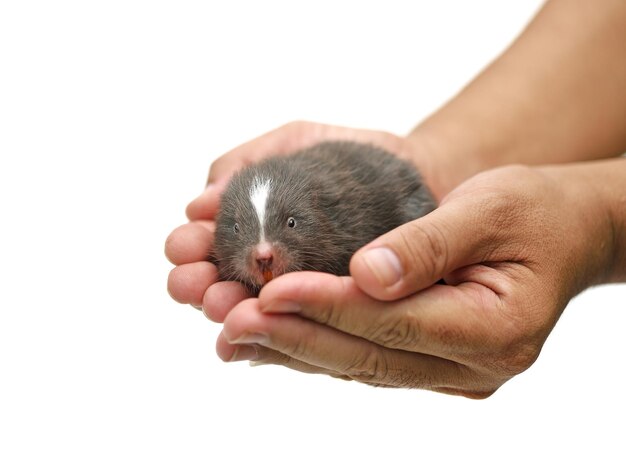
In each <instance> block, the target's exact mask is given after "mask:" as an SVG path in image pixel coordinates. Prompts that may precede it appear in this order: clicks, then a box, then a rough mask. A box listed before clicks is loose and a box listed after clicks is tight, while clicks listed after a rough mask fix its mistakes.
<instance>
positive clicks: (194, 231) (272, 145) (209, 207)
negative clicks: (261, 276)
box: [165, 122, 442, 310]
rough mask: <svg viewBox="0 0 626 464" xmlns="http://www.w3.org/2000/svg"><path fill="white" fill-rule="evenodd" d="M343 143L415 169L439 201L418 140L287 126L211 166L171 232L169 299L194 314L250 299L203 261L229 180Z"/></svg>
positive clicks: (309, 125) (324, 127)
mask: <svg viewBox="0 0 626 464" xmlns="http://www.w3.org/2000/svg"><path fill="white" fill-rule="evenodd" d="M341 139H345V140H352V141H357V142H367V143H372V144H375V145H378V146H380V147H383V148H385V149H387V150H388V151H390V152H392V153H395V154H397V155H398V156H400V157H404V158H407V159H409V160H410V161H412V162H414V163H415V164H418V165H419V166H420V170H421V172H422V175H423V177H424V178H425V179H426V182H427V184H429V186H430V187H431V191H433V192H434V193H435V194H436V195H437V193H439V194H440V195H441V192H442V189H441V188H437V186H435V188H433V186H432V182H429V175H430V173H432V172H433V171H434V165H435V163H434V160H432V159H429V158H428V157H426V156H424V155H423V150H421V147H420V144H419V139H416V138H411V139H410V140H409V139H406V138H403V137H398V136H395V135H393V134H390V133H387V132H381V131H370V130H359V129H349V128H344V127H337V126H329V125H324V124H316V123H310V122H294V123H290V124H287V125H285V126H282V127H280V128H278V129H276V130H274V131H272V132H269V133H267V134H265V135H262V136H261V137H258V138H256V139H254V140H252V141H250V142H247V143H245V144H243V145H241V146H239V147H237V148H235V149H234V150H232V151H231V152H229V153H227V154H225V155H224V156H222V157H220V158H219V159H217V160H216V161H215V162H214V163H213V164H212V165H211V169H210V172H209V178H208V187H207V188H206V189H205V191H204V192H203V193H202V194H201V195H200V196H199V197H198V198H197V199H195V200H194V201H192V202H191V203H190V204H189V206H188V207H187V216H188V217H189V219H190V221H191V222H190V223H188V224H185V225H183V226H180V227H179V228H177V229H176V230H174V231H173V232H172V233H171V234H170V236H169V237H168V239H167V241H166V244H165V253H166V256H167V257H168V258H169V260H170V261H171V262H172V263H174V264H175V265H176V268H174V269H173V270H172V272H171V273H170V276H169V279H168V290H169V292H170V295H172V297H173V298H174V299H175V300H177V301H179V302H181V303H190V304H192V305H193V306H195V307H198V308H200V307H201V306H202V302H203V301H205V302H206V304H209V303H208V302H212V301H219V302H222V303H224V304H225V305H226V307H227V308H228V309H230V308H232V307H233V306H234V305H235V304H236V303H237V302H239V301H241V300H242V299H244V298H246V297H248V296H249V294H248V292H247V291H246V290H245V288H244V287H243V286H242V285H240V284H238V283H236V282H217V278H218V275H217V269H216V267H215V266H214V265H213V264H211V263H209V262H208V261H207V260H206V259H207V254H208V252H209V250H211V247H212V243H213V232H214V219H215V215H216V213H217V210H218V206H219V198H220V194H221V192H222V190H223V188H224V186H225V184H226V182H227V180H228V179H229V178H230V176H231V175H232V174H233V173H234V172H235V171H237V170H238V169H240V168H241V167H243V166H246V165H249V164H252V163H255V162H257V161H259V160H261V159H263V158H265V157H268V156H273V155H282V154H287V153H292V152H294V151H297V150H299V149H301V148H305V147H307V146H310V145H313V144H315V143H317V142H321V141H324V140H341ZM206 304H205V306H206ZM224 310H226V309H224Z"/></svg>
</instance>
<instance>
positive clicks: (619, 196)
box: [539, 159, 626, 293]
mask: <svg viewBox="0 0 626 464" xmlns="http://www.w3.org/2000/svg"><path fill="white" fill-rule="evenodd" d="M539 170H540V171H542V172H543V173H544V174H546V175H548V176H549V177H551V178H552V179H553V181H554V182H555V183H556V184H557V185H559V186H560V187H561V189H562V191H563V193H564V195H563V204H562V207H563V208H565V209H566V210H567V211H569V212H568V214H569V215H571V217H572V219H573V220H574V222H573V227H572V229H571V234H570V235H571V236H570V237H564V240H568V239H571V238H574V240H573V241H572V243H571V247H572V248H571V254H572V255H574V256H576V255H578V258H579V259H577V260H576V261H577V265H576V268H577V270H576V269H573V271H574V273H575V275H577V277H578V279H577V280H578V282H577V289H576V293H578V292H579V291H582V290H583V289H584V288H587V287H590V286H593V285H598V284H605V283H615V282H626V182H624V179H626V159H618V160H608V161H598V162H586V163H576V164H571V165H565V166H546V167H541V168H539ZM575 229H578V230H575ZM581 232H582V233H581Z"/></svg>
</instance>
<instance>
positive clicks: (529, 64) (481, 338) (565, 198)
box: [166, 0, 626, 398]
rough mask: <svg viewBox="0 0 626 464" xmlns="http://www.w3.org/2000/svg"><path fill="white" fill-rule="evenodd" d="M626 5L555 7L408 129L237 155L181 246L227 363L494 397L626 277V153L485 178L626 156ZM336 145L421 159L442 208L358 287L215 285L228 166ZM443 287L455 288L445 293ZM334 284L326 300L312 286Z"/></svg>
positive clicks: (219, 165)
mask: <svg viewBox="0 0 626 464" xmlns="http://www.w3.org/2000/svg"><path fill="white" fill-rule="evenodd" d="M624 5H625V4H623V3H622V2H619V1H608V0H606V1H603V2H594V3H593V5H591V4H589V3H588V2H568V1H553V2H549V3H548V4H547V5H546V7H545V8H544V9H543V10H542V11H541V12H540V14H539V15H538V16H537V18H536V19H535V20H534V21H533V22H532V23H531V24H530V26H529V27H528V29H527V30H526V31H525V33H524V34H522V36H521V37H520V38H519V39H518V40H517V41H516V42H515V43H514V44H513V45H512V47H511V48H510V49H509V50H507V51H506V52H505V53H504V54H503V56H502V57H500V58H499V59H498V60H496V61H495V62H494V63H493V64H492V65H491V66H490V67H489V68H487V69H486V70H485V71H484V72H483V73H482V74H481V75H480V76H479V77H478V78H477V79H476V80H475V81H473V82H472V83H471V84H470V85H469V86H468V87H466V88H465V89H464V90H463V91H462V92H461V93H460V94H459V95H458V96H457V97H455V98H454V99H453V100H451V101H450V102H449V103H448V104H447V105H445V106H444V107H443V108H442V109H441V110H439V111H438V112H436V113H435V114H434V115H433V116H432V117H430V118H429V119H427V120H426V121H425V122H424V123H422V124H420V125H419V126H418V127H417V128H416V129H415V130H414V131H413V132H412V133H411V134H410V135H409V136H407V137H398V136H394V135H392V134H388V133H383V132H376V131H359V130H352V129H346V128H338V127H333V126H325V125H320V124H312V123H294V124H289V125H286V126H284V127H282V128H280V129H278V130H276V131H273V132H271V133H269V134H266V135H265V136H262V137H260V138H258V139H255V140H253V141H251V142H248V143H247V144H244V145H242V146H240V147H238V148H236V149H235V150H233V151H232V152H230V153H228V154H226V155H225V156H223V157H222V158H220V159H219V160H218V161H216V162H215V163H214V164H213V165H212V167H211V171H210V175H209V184H210V187H209V188H208V189H207V190H206V191H205V192H204V193H203V194H202V195H201V196H200V197H199V198H198V199H196V200H194V201H193V202H192V203H191V204H190V205H189V206H188V208H187V214H188V217H189V218H190V220H191V222H190V223H189V224H186V225H183V226H181V227H180V228H178V229H177V230H175V231H174V232H173V233H172V234H171V235H170V237H168V240H167V242H166V254H167V256H168V258H169V259H170V260H171V261H172V262H173V263H174V264H176V265H177V267H176V268H175V269H174V270H173V271H172V273H171V274H170V278H169V281H168V289H169V291H170V294H171V295H172V296H173V297H174V299H176V300H177V301H180V302H183V303H191V304H193V305H194V306H196V307H201V306H202V307H203V309H204V311H205V314H207V316H208V317H209V318H210V319H212V320H215V321H217V322H224V330H223V333H222V335H221V336H220V337H219V339H218V342H217V351H218V354H219V355H220V356H221V357H222V358H223V359H225V360H243V359H256V360H257V361H258V362H262V363H275V364H282V365H286V366H288V367H292V368H295V369H298V370H302V371H305V372H321V373H326V374H329V375H333V376H338V377H343V378H351V379H356V380H360V381H364V382H368V383H374V384H382V385H388V386H400V387H419V388H430V389H433V390H437V391H442V392H447V393H456V394H461V395H465V396H469V397H475V398H481V397H485V396H488V395H489V394H491V393H492V392H493V391H495V389H497V388H498V387H499V386H500V385H501V384H502V383H503V382H505V381H506V380H507V379H508V378H510V377H511V376H513V375H515V374H516V373H518V372H521V371H522V370H524V369H525V368H527V367H528V366H529V365H530V364H531V363H532V362H533V360H534V359H535V357H536V356H537V355H538V353H539V350H540V348H541V345H542V344H543V342H544V341H545V338H546V337H547V335H548V334H549V332H550V330H551V329H552V328H553V326H554V324H555V323H556V320H557V319H558V316H559V315H560V313H561V311H562V310H563V308H564V307H565V305H566V304H567V302H568V301H569V299H570V298H571V297H572V296H573V295H575V294H576V293H577V292H579V291H581V290H582V289H583V288H586V287H587V286H589V285H594V284H598V283H603V282H609V281H623V280H624V273H625V271H624V269H625V259H624V248H625V247H624V235H625V233H624V217H623V214H624V211H626V207H625V205H624V202H625V201H626V200H625V199H626V193H625V192H624V191H623V187H622V184H625V182H624V179H625V178H626V173H625V172H624V160H613V161H603V162H593V163H582V164H571V165H567V166H556V165H555V166H549V167H522V166H516V167H503V168H501V169H495V170H491V171H487V172H484V173H482V174H479V175H477V176H475V177H472V176H473V175H474V174H476V173H478V172H481V171H484V170H488V169H490V168H493V167H495V166H499V165H508V164H510V163H524V164H527V165H539V164H542V163H565V162H576V161H582V160H596V159H601V158H608V157H611V156H615V155H619V154H620V153H622V152H623V151H625V150H626V131H624V129H623V128H624V127H626V120H625V118H626V112H625V111H624V110H623V109H624V108H626V91H625V89H624V88H623V82H626V63H625V61H624V60H623V59H621V54H622V48H623V47H622V46H621V44H623V43H625V42H626V31H625V30H624V28H623V27H622V24H624V21H625V20H626V11H625V10H626V7H625V6H624ZM328 139H352V140H357V141H365V142H367V141H369V142H372V143H376V144H378V145H381V146H383V147H384V148H387V149H388V150H390V151H392V152H395V153H398V154H399V155H400V156H402V157H405V158H407V159H409V160H410V161H412V162H413V163H415V164H416V165H417V166H418V167H419V168H420V170H421V171H422V173H423V175H424V178H425V180H426V182H427V183H428V184H429V185H430V186H431V189H432V190H433V193H434V194H435V196H436V197H437V198H438V199H439V200H441V206H440V208H439V209H438V210H437V211H435V212H434V213H432V214H431V215H429V216H427V217H425V218H422V219H420V220H418V221H416V222H415V223H410V224H408V225H407V226H404V227H403V228H400V229H396V230H395V231H393V232H392V233H391V234H387V235H385V236H383V237H381V238H379V239H377V240H376V241H375V242H374V243H373V244H370V245H368V246H367V247H365V249H363V250H362V251H361V252H358V253H357V254H356V255H355V257H354V258H353V261H352V264H351V277H335V276H329V275H324V274H315V273H307V274H306V275H305V274H303V273H295V274H291V275H285V276H282V277H280V278H278V279H276V280H274V281H272V282H271V283H270V284H268V285H267V286H266V287H265V288H264V289H263V291H262V292H261V295H260V297H259V299H247V297H248V296H249V295H247V294H246V292H245V290H244V289H243V288H242V287H241V286H240V285H239V284H237V283H234V282H216V280H217V272H216V270H215V268H214V266H213V265H211V264H210V263H208V262H206V261H204V258H205V255H206V251H207V250H208V249H210V246H211V242H212V229H213V224H212V220H213V218H214V215H215V212H216V210H217V208H218V203H219V192H220V191H221V189H222V188H223V185H224V183H225V182H226V180H227V178H228V177H229V176H230V174H232V172H233V171H235V170H236V169H238V168H239V167H241V166H243V165H245V164H249V163H251V162H254V161H256V160H258V159H260V158H262V157H265V156H269V155H274V154H277V155H279V154H284V153H288V152H291V151H294V150H296V149H298V148H302V147H304V146H308V145H311V144H313V143H315V142H317V141H322V140H328ZM470 177H471V179H469V180H467V181H466V182H464V183H463V181H465V180H466V179H468V178H470ZM459 184H461V185H459ZM457 186H458V187H457ZM372 249H374V250H378V252H375V253H374V256H370V258H367V257H366V255H365V253H366V251H368V250H369V251H371V250H372ZM381 249H382V250H388V251H383V252H382V253H380V250H381ZM424 250H431V252H432V253H431V254H426V255H425V254H424ZM574 250H575V252H574ZM376 253H378V258H381V257H385V256H387V257H389V256H390V255H389V253H391V254H392V256H393V255H395V256H396V257H397V260H398V261H399V264H398V263H396V265H395V269H396V271H397V270H398V269H399V270H400V271H399V275H400V276H401V279H400V282H399V283H397V284H395V285H392V286H384V285H380V284H379V283H377V282H378V281H377V276H376V272H374V273H372V272H371V271H370V270H369V268H368V266H367V262H368V260H369V261H370V262H372V259H373V258H375V257H376V256H375V255H376ZM377 269H378V271H377V272H378V274H380V269H383V268H382V267H380V266H378V267H377ZM390 269H391V272H390V273H388V275H390V276H393V269H394V265H393V264H392V266H391V268H390ZM440 277H443V278H445V280H446V282H447V283H448V284H450V285H447V286H443V285H432V284H433V283H434V282H436V281H438V280H439V278H440ZM320 285H322V286H323V288H327V289H328V291H327V292H325V293H324V295H318V294H317V293H320V292H317V293H316V292H314V291H313V289H314V288H320V287H319V286H320ZM419 290H421V291H419ZM280 301H283V302H284V301H286V302H291V304H287V305H285V304H282V305H281V304H278V303H277V302H280ZM285 306H287V308H286V307H285ZM286 309H289V311H286ZM356 309H358V311H356ZM383 309H384V310H383ZM276 312H280V313H284V312H289V314H276ZM321 341H323V343H322V342H321Z"/></svg>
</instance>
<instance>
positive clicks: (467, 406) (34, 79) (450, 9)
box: [0, 0, 626, 463]
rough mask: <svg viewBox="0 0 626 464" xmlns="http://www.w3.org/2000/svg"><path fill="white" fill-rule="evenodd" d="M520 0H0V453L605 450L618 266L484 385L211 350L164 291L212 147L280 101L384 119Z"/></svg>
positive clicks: (223, 146) (394, 454)
mask: <svg viewBox="0 0 626 464" xmlns="http://www.w3.org/2000/svg"><path fill="white" fill-rule="evenodd" d="M539 4H540V2H539V1H537V0H534V1H528V2H501V1H497V0H494V1H472V2H465V1H456V2H455V1H437V2H435V1H431V2H419V3H418V2H399V1H386V2H376V3H374V2H330V1H316V2H306V3H305V2H286V1H285V2H276V1H274V2H271V1H264V2H249V3H242V2H219V4H218V2H214V3H210V2H184V1H183V2H163V1H144V2H141V1H107V2H79V1H76V2H68V1H59V2H43V1H42V2H30V1H6V2H2V6H0V153H1V162H0V202H1V212H0V221H1V223H2V226H0V237H1V240H0V247H1V248H0V249H1V255H0V256H1V262H0V273H1V275H0V311H1V312H0V462H3V463H22V462H64V463H84V462H89V463H91V462H122V463H127V462H128V463H130V462H159V463H160V462H181V463H200V462H215V463H219V462H235V463H249V462H271V463H309V462H311V463H313V462H340V460H343V461H344V462H357V461H358V462H383V463H394V462H494V463H495V462H549V461H554V462H568V461H572V460H576V461H577V462H592V461H593V462H604V463H606V462H624V459H625V457H626V452H625V451H624V445H623V439H624V416H625V415H626V405H625V402H626V400H625V399H624V390H625V389H626V380H625V376H624V373H623V370H624V364H623V363H624V361H623V355H624V353H625V350H626V342H625V341H624V340H625V339H624V336H623V330H624V329H623V327H624V326H625V323H626V312H625V309H626V308H625V307H624V306H625V304H624V302H625V301H626V287H625V286H613V287H604V288H597V289H593V290H590V291H587V292H585V293H584V294H583V295H581V296H579V297H578V298H576V299H575V300H574V301H573V302H572V303H571V304H570V306H569V307H568V309H567V310H566V311H565V313H564V315H563V317H562V318H561V320H560V322H559V323H558V325H557V327H556V329H555V330H554V332H553V334H552V335H551V336H550V338H549V339H548V342H547V343H546V345H545V347H544V350H543V353H542V355H541V356H540V358H539V360H538V361H537V362H536V363H535V365H534V366H533V367H531V368H530V369H529V370H528V371H527V372H525V373H523V374H522V375H520V376H518V377H516V378H515V379H513V380H512V381H510V382H509V383H507V384H505V386H504V387H502V388H501V389H500V390H499V391H498V392H497V393H496V394H495V395H494V396H492V397H491V398H489V399H487V400H484V401H471V400H467V399H462V398H456V397H450V396H445V395H438V394H434V393H429V392H424V391H407V390H404V391H396V390H388V389H375V388H371V387H367V386H363V385H359V384H356V383H354V382H343V381H338V380H333V379H328V378H325V377H322V376H307V375H304V374H299V373H295V372H291V371H287V370H286V369H281V368H277V367H271V366H270V367H258V368H250V367H249V366H248V365H247V363H237V364H224V363H222V362H221V361H220V360H219V359H218V358H217V356H216V355H215V352H214V348H213V345H214V341H215V338H216V336H217V334H218V333H219V330H220V327H219V326H218V325H216V324H212V323H210V322H208V321H207V320H206V319H205V318H204V317H203V315H202V314H201V313H199V312H197V311H196V310H194V309H192V308H190V307H187V306H181V305H178V304H176V303H175V302H173V301H172V300H171V299H170V298H169V296H168V295H167V292H166V279H167V274H168V272H169V270H170V268H171V265H170V264H169V263H168V262H167V261H166V259H165V257H164V255H163V244H164V240H165V237H166V236H167V234H168V233H169V232H170V230H171V229H173V228H174V227H176V226H178V225H179V224H182V223H183V222H184V221H185V217H184V214H183V211H184V207H185V205H186V204H187V202H188V201H189V200H191V199H192V198H193V197H195V196H196V195H197V194H199V193H200V191H201V189H202V187H203V184H204V181H205V176H206V173H207V170H208V167H209V164H210V162H211V160H212V159H214V158H215V157H217V156H219V155H220V154H221V153H223V152H224V151H226V150H227V149H229V148H231V147H233V146H235V145H238V144H239V143H242V142H244V141H246V140H247V139H249V138H251V137H253V136H256V135H258V134H260V133H262V132H265V131H266V130H269V129H271V128H273V127H275V126H278V125H280V124H282V123H284V122H287V121H290V120H293V119H310V120H317V121H321V122H327V123H334V124H341V125H348V126H355V127H368V128H376V129H385V130H389V131H392V132H396V133H406V132H407V131H408V130H409V129H410V128H411V127H412V126H414V125H415V124H416V123H417V122H418V121H419V120H420V119H421V118H423V117H424V116H426V115H427V114H429V113H430V112H432V111H434V110H435V109H436V108H437V107H438V106H439V105H440V104H442V103H443V102H444V101H445V100H446V99H448V98H450V97H451V96H452V95H453V94H454V93H455V92H456V91H458V90H459V89H460V88H461V87H462V86H463V85H464V83H466V82H467V81H468V80H469V79H471V77H472V76H474V75H475V74H476V73H477V72H478V71H479V70H480V69H481V68H482V67H484V66H485V65H486V64H487V63H488V62H489V61H490V60H491V59H493V58H494V57H495V56H496V55H497V54H498V53H499V52H500V51H501V50H503V49H504V48H505V47H506V45H507V44H508V43H510V41H511V40H512V39H513V38H514V37H515V36H516V35H517V34H518V33H519V31H520V30H521V29H522V28H523V26H524V24H525V23H526V22H527V21H528V20H529V19H530V18H531V16H532V15H533V13H534V12H535V11H536V9H537V8H538V6H539ZM620 442H621V443H620Z"/></svg>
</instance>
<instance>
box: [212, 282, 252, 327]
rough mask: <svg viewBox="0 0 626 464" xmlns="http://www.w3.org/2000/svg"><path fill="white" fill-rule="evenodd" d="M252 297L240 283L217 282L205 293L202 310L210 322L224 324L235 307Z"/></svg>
mask: <svg viewBox="0 0 626 464" xmlns="http://www.w3.org/2000/svg"><path fill="white" fill-rule="evenodd" d="M250 297H252V294H251V293H250V292H249V291H248V290H247V289H246V287H245V286H244V285H242V284H240V283H239V282H216V283H214V284H213V285H211V286H210V287H209V288H207V290H206V292H204V298H203V299H202V310H203V312H204V315H205V316H206V317H207V318H208V319H209V320H211V321H213V322H219V323H222V322H224V319H225V318H226V315H227V314H228V313H229V311H230V310H231V309H233V308H234V307H235V305H237V304H238V303H240V302H241V301H243V300H245V299H246V298H250Z"/></svg>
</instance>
